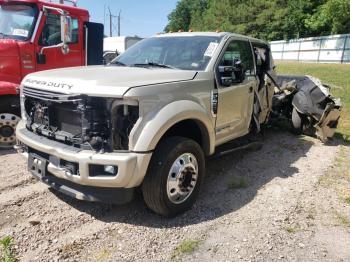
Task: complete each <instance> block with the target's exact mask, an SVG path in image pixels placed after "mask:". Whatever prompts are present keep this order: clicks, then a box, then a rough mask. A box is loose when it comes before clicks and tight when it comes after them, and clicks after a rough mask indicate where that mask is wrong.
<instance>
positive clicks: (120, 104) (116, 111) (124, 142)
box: [111, 100, 139, 150]
mask: <svg viewBox="0 0 350 262" xmlns="http://www.w3.org/2000/svg"><path fill="white" fill-rule="evenodd" d="M111 110H112V114H111V116H112V119H111V121H112V144H113V149H114V150H128V149H129V137H130V133H131V130H132V129H133V127H134V125H135V124H136V121H137V120H138V119H139V105H138V102H137V101H128V100H122V101H115V102H114V103H113V105H112V108H111Z"/></svg>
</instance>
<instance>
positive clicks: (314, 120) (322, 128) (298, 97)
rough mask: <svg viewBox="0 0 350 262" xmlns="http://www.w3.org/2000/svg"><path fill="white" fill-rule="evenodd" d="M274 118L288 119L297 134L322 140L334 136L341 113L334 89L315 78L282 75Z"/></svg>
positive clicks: (273, 109) (274, 99)
mask: <svg viewBox="0 0 350 262" xmlns="http://www.w3.org/2000/svg"><path fill="white" fill-rule="evenodd" d="M277 85H278V90H276V92H275V95H274V98H273V107H272V113H271V118H272V119H280V118H287V119H289V120H290V121H291V125H292V129H293V131H294V132H295V133H297V134H302V133H303V134H306V135H316V136H317V137H318V138H319V139H321V140H322V141H327V139H328V138H331V137H333V135H334V133H335V130H336V128H337V125H338V121H339V118H340V111H341V103H340V100H339V99H335V98H334V97H332V96H331V94H330V87H329V86H327V85H325V84H322V82H321V81H320V80H319V79H317V78H314V77H312V76H293V75H279V76H278V78H277Z"/></svg>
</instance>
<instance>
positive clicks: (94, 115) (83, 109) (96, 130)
mask: <svg viewBox="0 0 350 262" xmlns="http://www.w3.org/2000/svg"><path fill="white" fill-rule="evenodd" d="M23 94H24V107H25V113H26V115H27V129H29V130H30V131H32V132H34V133H36V134H39V135H42V136H45V137H48V138H50V139H53V140H57V141H60V142H63V143H65V144H68V145H72V146H75V147H80V148H88V149H91V148H93V149H95V150H101V149H102V148H103V147H104V146H105V145H107V144H108V140H109V139H110V116H109V113H108V110H107V99H105V98H98V97H87V96H81V95H67V94H60V93H55V92H47V91H42V90H38V89H33V88H28V87H24V88H23Z"/></svg>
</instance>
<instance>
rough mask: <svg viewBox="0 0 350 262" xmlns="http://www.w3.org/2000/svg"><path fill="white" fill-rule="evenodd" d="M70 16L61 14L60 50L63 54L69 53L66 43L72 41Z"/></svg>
mask: <svg viewBox="0 0 350 262" xmlns="http://www.w3.org/2000/svg"><path fill="white" fill-rule="evenodd" d="M72 35H73V31H72V18H71V17H70V16H67V15H62V16H61V41H62V45H63V47H62V52H63V53H64V54H68V53H69V48H68V43H70V42H72Z"/></svg>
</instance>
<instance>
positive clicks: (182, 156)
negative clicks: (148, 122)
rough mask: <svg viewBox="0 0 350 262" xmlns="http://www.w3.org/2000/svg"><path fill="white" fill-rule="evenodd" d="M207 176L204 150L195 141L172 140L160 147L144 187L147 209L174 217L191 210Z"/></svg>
mask: <svg viewBox="0 0 350 262" xmlns="http://www.w3.org/2000/svg"><path fill="white" fill-rule="evenodd" d="M204 174H205V158H204V153H203V150H202V148H201V147H200V146H199V145H198V144H197V143H196V142H195V141H193V140H191V139H187V138H183V137H170V138H167V139H165V140H164V141H162V142H160V144H159V145H158V146H157V148H156V150H155V152H154V154H153V156H152V159H151V162H150V166H149V168H148V171H147V175H146V177H145V179H144V182H143V184H142V193H143V198H144V201H145V203H146V205H147V206H148V207H149V208H150V209H151V210H153V211H154V212H155V213H157V214H159V215H162V216H166V217H173V216H176V215H178V214H180V213H183V212H185V211H186V210H188V209H190V208H191V207H192V205H193V203H194V202H195V199H196V197H197V195H198V192H199V188H200V185H201V182H202V179H203V176H204Z"/></svg>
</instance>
